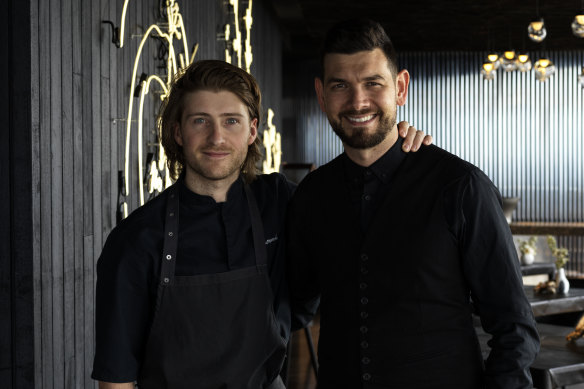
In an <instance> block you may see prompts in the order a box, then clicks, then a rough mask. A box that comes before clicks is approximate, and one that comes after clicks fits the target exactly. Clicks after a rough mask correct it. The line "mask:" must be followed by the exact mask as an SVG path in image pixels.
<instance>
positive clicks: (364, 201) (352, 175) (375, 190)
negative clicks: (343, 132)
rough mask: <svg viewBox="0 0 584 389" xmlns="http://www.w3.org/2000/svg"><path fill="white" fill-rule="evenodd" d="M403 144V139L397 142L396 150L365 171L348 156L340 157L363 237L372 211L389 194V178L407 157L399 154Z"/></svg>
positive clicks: (389, 152)
mask: <svg viewBox="0 0 584 389" xmlns="http://www.w3.org/2000/svg"><path fill="white" fill-rule="evenodd" d="M402 143H403V139H402V138H399V139H398V141H397V143H396V145H395V147H392V148H391V149H390V150H389V151H388V152H387V153H385V154H383V155H382V156H381V158H379V159H378V160H377V161H375V162H374V163H373V164H371V166H368V167H364V166H360V165H357V164H356V163H355V162H353V161H352V160H351V158H349V157H348V156H347V154H344V153H343V154H342V156H341V158H342V161H343V169H344V171H345V181H346V183H347V187H348V188H349V196H350V198H351V203H352V204H353V209H354V211H355V215H358V218H359V220H360V221H361V231H362V232H363V233H365V232H366V231H367V228H368V227H369V224H370V222H371V219H372V217H373V215H374V213H375V211H376V210H377V208H379V205H380V204H381V202H382V201H383V199H384V198H385V194H386V193H387V191H388V190H389V186H390V182H391V178H392V177H393V175H394V174H395V172H396V171H397V169H398V168H399V165H400V164H401V162H402V161H403V159H404V158H405V156H406V155H405V153H403V152H400V151H401V145H402ZM397 147H399V149H398V148H397Z"/></svg>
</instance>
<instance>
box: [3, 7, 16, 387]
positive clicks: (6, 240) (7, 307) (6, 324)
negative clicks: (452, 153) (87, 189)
mask: <svg viewBox="0 0 584 389" xmlns="http://www.w3.org/2000/svg"><path fill="white" fill-rule="evenodd" d="M9 5H10V8H9V9H8V10H6V11H7V12H2V13H1V14H0V34H1V35H2V36H5V37H9V36H11V34H10V30H11V29H12V26H11V25H10V17H11V10H12V2H10V3H9ZM10 45H11V42H10V39H1V40H0V51H1V52H3V53H9V57H8V58H12V54H13V53H12V52H10V48H11V46H10ZM10 70H11V64H10V63H9V61H0V77H1V78H0V80H1V82H2V85H8V84H9V82H10V76H9V74H10ZM11 109H12V105H11V96H10V89H9V88H2V89H0V122H1V123H5V124H4V127H3V129H2V131H0V177H2V180H3V181H4V182H6V179H7V178H8V177H10V178H9V180H10V181H9V182H10V184H9V185H1V186H0V220H2V222H1V223H0V258H10V260H0V334H4V336H1V337H0V350H5V351H3V352H0V382H5V383H7V384H8V385H12V364H13V361H12V338H13V337H12V288H11V282H12V279H11V278H12V277H11V271H10V270H11V267H12V266H11V265H12V256H11V247H12V242H11V234H10V232H11V223H12V221H11V212H10V209H11V202H12V196H11V192H12V176H11V173H12V170H13V169H14V167H13V166H12V163H11V158H10V140H11V135H12V126H11V124H10V112H11ZM8 220H10V222H7V221H8Z"/></svg>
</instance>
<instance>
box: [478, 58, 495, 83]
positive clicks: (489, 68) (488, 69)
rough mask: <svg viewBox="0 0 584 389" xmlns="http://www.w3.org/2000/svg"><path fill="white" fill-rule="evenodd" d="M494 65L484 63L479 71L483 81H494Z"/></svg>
mask: <svg viewBox="0 0 584 389" xmlns="http://www.w3.org/2000/svg"><path fill="white" fill-rule="evenodd" d="M495 69H496V68H495V64H494V63H493V62H485V63H484V64H483V68H482V69H481V74H482V76H483V78H484V79H485V80H494V79H495V76H496V75H497V72H496V71H495Z"/></svg>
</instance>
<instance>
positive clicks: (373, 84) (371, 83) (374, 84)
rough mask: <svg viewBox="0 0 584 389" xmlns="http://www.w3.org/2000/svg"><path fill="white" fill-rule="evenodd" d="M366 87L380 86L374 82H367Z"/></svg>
mask: <svg viewBox="0 0 584 389" xmlns="http://www.w3.org/2000/svg"><path fill="white" fill-rule="evenodd" d="M366 85H367V86H380V85H381V84H380V83H378V82H375V81H369V82H368V83H367V84H366Z"/></svg>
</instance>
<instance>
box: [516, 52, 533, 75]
mask: <svg viewBox="0 0 584 389" xmlns="http://www.w3.org/2000/svg"><path fill="white" fill-rule="evenodd" d="M517 69H519V71H521V72H528V71H530V70H531V60H530V59H529V55H527V54H519V55H518V56H517Z"/></svg>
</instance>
